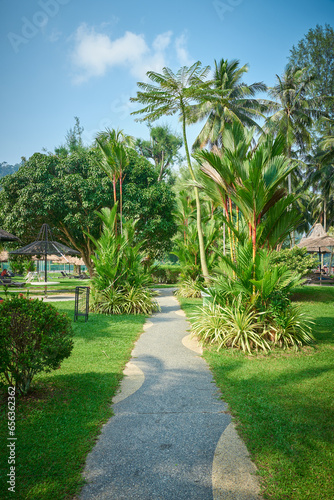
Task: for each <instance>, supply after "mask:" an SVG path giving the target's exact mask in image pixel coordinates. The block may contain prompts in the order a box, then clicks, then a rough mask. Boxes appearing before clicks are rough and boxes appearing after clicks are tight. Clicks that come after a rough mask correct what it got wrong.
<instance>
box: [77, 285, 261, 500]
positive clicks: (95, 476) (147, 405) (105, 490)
mask: <svg viewBox="0 0 334 500" xmlns="http://www.w3.org/2000/svg"><path fill="white" fill-rule="evenodd" d="M160 293H161V296H160V297H159V299H158V300H159V303H160V306H161V312H159V313H157V314H155V315H153V316H152V317H151V318H150V320H148V321H147V323H146V325H145V327H144V333H143V334H142V335H141V337H140V339H139V340H138V342H137V343H136V345H135V348H134V350H133V352H132V359H131V361H130V363H128V365H127V367H126V370H125V378H124V379H123V381H122V384H121V388H120V392H119V394H117V395H116V397H115V398H114V400H113V403H114V404H113V410H114V416H113V417H112V418H111V419H110V420H109V422H108V423H107V424H105V425H104V426H103V428H102V432H101V435H100V437H99V439H98V442H97V444H96V446H95V447H94V449H93V450H92V452H91V453H90V454H89V456H88V458H87V462H86V468H85V473H84V476H85V478H86V480H87V484H86V485H85V487H84V488H83V490H82V492H81V496H80V498H81V500H93V499H94V500H109V499H110V500H209V499H210V500H212V499H214V500H218V499H219V500H223V499H224V500H258V499H259V496H258V491H259V488H258V484H257V481H256V477H255V476H254V473H255V467H254V465H253V464H252V463H251V461H250V460H249V458H248V454H247V450H246V448H245V446H244V444H243V443H242V441H241V440H240V439H239V438H238V436H237V434H236V431H235V429H234V426H233V424H232V423H231V418H230V415H229V414H228V413H227V406H226V404H225V403H224V402H223V401H222V400H221V399H219V392H218V389H217V387H216V386H215V384H214V382H213V379H212V375H211V372H210V370H209V368H208V366H207V364H206V362H205V361H204V360H203V359H202V358H201V357H200V350H199V347H198V345H197V343H196V342H195V341H193V340H191V339H190V338H189V323H188V322H187V321H186V319H185V317H184V313H183V311H182V310H181V309H180V306H179V304H178V302H177V300H176V299H175V298H174V297H173V295H172V291H171V290H170V289H164V290H160Z"/></svg>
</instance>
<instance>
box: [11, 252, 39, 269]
mask: <svg viewBox="0 0 334 500" xmlns="http://www.w3.org/2000/svg"><path fill="white" fill-rule="evenodd" d="M9 266H10V268H11V270H12V271H13V273H15V274H25V273H27V272H29V271H35V267H36V266H35V263H34V261H33V260H31V257H29V258H27V256H26V255H11V256H10V260H9Z"/></svg>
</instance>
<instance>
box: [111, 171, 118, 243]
mask: <svg viewBox="0 0 334 500" xmlns="http://www.w3.org/2000/svg"><path fill="white" fill-rule="evenodd" d="M112 185H113V190H114V205H116V203H117V193H116V175H115V174H113V175H112ZM115 235H116V236H117V217H115Z"/></svg>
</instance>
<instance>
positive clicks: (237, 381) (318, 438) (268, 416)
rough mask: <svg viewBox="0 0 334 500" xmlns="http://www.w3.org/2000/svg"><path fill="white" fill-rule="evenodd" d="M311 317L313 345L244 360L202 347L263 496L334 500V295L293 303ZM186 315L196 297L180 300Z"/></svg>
mask: <svg viewBox="0 0 334 500" xmlns="http://www.w3.org/2000/svg"><path fill="white" fill-rule="evenodd" d="M293 299H294V300H295V301H298V302H300V303H301V304H302V307H303V309H304V310H305V311H306V312H307V313H308V314H309V315H310V316H311V317H312V318H313V319H314V321H315V325H314V329H313V333H314V335H315V337H316V339H317V345H316V346H315V347H307V348H304V349H302V350H301V351H300V352H297V353H296V352H295V351H288V352H287V351H285V352H279V351H276V352H274V353H271V354H269V355H266V356H264V355H255V356H248V355H243V354H241V353H239V352H231V351H222V352H220V353H217V352H214V351H213V350H210V349H206V350H205V352H204V357H205V359H206V360H207V361H208V363H209V365H210V367H211V370H212V372H213V375H214V378H215V380H216V383H217V385H218V386H219V387H220V389H221V392H222V398H223V399H224V401H226V402H227V403H228V404H229V409H230V411H231V413H232V415H233V417H234V418H235V421H236V423H237V427H238V431H239V433H240V435H241V436H242V438H243V439H244V441H245V442H246V445H247V447H248V450H249V452H250V453H251V456H252V458H253V460H254V462H255V463H256V465H257V467H258V469H259V476H260V481H261V484H262V491H263V496H264V498H267V499H272V500H311V499H312V500H315V499H321V500H333V498H334V480H333V477H334V397H333V395H334V289H333V288H329V287H314V286H313V287H302V288H298V289H296V293H295V295H294V297H293ZM180 302H181V305H182V307H183V309H184V311H185V312H186V314H187V315H188V314H190V313H191V312H192V311H193V310H194V308H195V306H196V304H197V305H198V304H201V300H199V299H192V300H189V299H180Z"/></svg>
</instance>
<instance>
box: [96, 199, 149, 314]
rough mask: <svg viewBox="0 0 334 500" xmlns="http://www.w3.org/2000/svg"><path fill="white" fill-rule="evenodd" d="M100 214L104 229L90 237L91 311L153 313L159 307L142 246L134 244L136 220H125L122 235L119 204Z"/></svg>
mask: <svg viewBox="0 0 334 500" xmlns="http://www.w3.org/2000/svg"><path fill="white" fill-rule="evenodd" d="M97 215H98V216H99V217H100V219H101V220H102V223H103V228H102V232H101V236H100V238H98V239H94V238H91V239H92V241H93V243H94V244H95V252H96V255H95V256H93V257H92V260H93V262H94V264H95V272H94V276H93V277H92V301H91V308H92V310H94V311H97V312H102V313H105V314H139V313H143V314H151V313H152V311H153V310H155V309H156V307H157V304H156V302H155V301H153V300H152V294H151V292H150V291H149V290H148V289H147V286H148V285H149V284H151V281H152V278H151V268H150V266H149V265H148V264H147V263H146V264H145V265H144V261H145V254H144V253H143V252H142V251H141V243H137V244H134V238H135V226H136V223H135V221H132V220H129V221H124V222H123V232H122V234H117V233H116V220H117V204H116V205H114V207H113V209H112V210H110V209H109V208H104V209H102V210H101V212H98V213H97Z"/></svg>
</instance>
